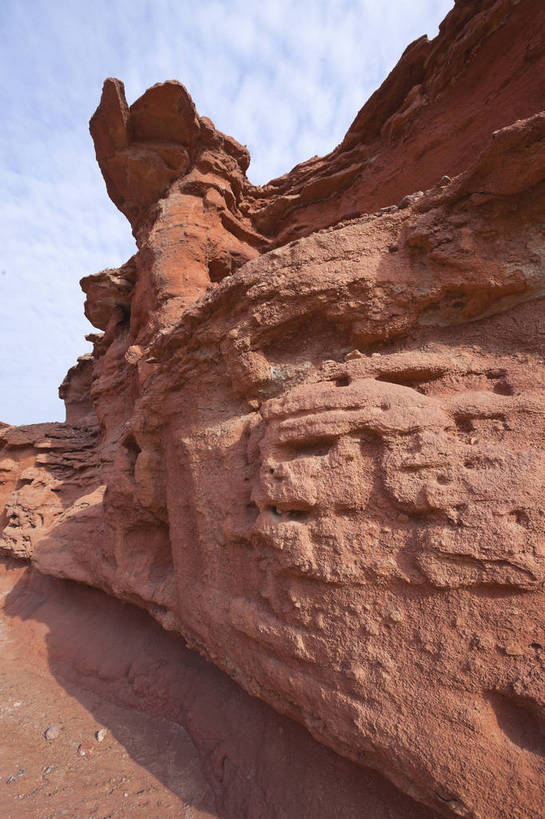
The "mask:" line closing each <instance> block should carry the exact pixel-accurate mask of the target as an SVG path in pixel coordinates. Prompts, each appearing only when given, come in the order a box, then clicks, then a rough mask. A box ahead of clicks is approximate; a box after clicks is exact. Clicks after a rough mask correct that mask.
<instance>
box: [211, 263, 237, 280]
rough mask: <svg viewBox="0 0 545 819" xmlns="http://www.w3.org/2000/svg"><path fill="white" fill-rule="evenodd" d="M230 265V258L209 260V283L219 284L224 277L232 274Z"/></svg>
mask: <svg viewBox="0 0 545 819" xmlns="http://www.w3.org/2000/svg"><path fill="white" fill-rule="evenodd" d="M232 272H233V271H232V263H231V259H230V258H224V259H222V258H216V259H210V261H209V262H208V275H209V277H210V281H211V282H221V280H222V279H225V278H226V276H230V275H231V274H232Z"/></svg>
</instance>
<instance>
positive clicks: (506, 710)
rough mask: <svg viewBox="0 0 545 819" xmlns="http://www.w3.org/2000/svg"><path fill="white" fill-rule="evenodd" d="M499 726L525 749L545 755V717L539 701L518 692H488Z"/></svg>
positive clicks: (507, 735) (508, 736)
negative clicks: (519, 694)
mask: <svg viewBox="0 0 545 819" xmlns="http://www.w3.org/2000/svg"><path fill="white" fill-rule="evenodd" d="M488 701H489V703H490V705H491V707H492V710H493V711H494V714H495V715H496V719H497V721H498V726H499V728H500V729H501V730H502V731H503V733H504V734H505V735H506V737H507V738H508V739H509V740H510V741H511V742H513V743H514V744H515V745H518V747H519V748H521V749H522V750H523V751H529V752H530V753H532V754H539V755H540V756H545V719H544V717H543V714H542V713H541V712H540V709H539V706H538V705H537V703H535V702H533V701H532V700H530V699H526V698H524V697H519V696H517V695H516V694H513V695H506V694H500V693H498V692H496V691H493V692H490V693H489V694H488Z"/></svg>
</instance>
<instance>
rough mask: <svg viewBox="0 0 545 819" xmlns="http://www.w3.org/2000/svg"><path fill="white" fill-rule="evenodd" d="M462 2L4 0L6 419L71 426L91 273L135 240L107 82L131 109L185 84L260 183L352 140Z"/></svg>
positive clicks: (1, 150) (0, 324)
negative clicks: (113, 179) (102, 119)
mask: <svg viewBox="0 0 545 819" xmlns="http://www.w3.org/2000/svg"><path fill="white" fill-rule="evenodd" d="M451 7H452V0H414V2H413V3H411V4H408V3H407V2H406V0H388V2H387V3H385V2H383V0H336V1H334V2H331V0H261V2H260V3H256V4H253V5H252V4H249V3H248V2H247V0H201V2H200V3H199V4H197V3H195V2H193V0H153V2H152V0H93V3H81V2H79V0H25V2H20V0H3V2H2V6H1V10H0V67H1V69H2V75H3V76H4V78H6V79H5V81H4V84H3V87H2V89H1V90H0V104H1V110H2V112H3V128H2V131H1V133H0V184H1V186H2V191H3V196H2V199H1V201H0V333H1V337H0V350H1V355H0V420H4V421H8V422H10V423H29V422H33V421H41V420H52V419H59V418H62V417H63V407H62V404H61V403H60V402H59V401H58V399H57V398H56V392H57V385H58V384H59V383H60V381H62V378H63V376H64V374H65V372H66V370H67V369H68V367H69V366H71V364H73V363H74V362H75V359H76V357H77V355H78V354H81V353H83V352H85V351H86V350H87V348H88V344H87V343H86V342H85V341H84V338H83V336H84V334H85V333H86V332H89V331H91V329H92V328H91V327H90V325H89V324H88V323H87V322H86V320H85V318H84V317H83V296H82V294H81V292H80V290H79V286H78V280H79V278H81V276H84V275H87V274H88V273H92V272H95V271H97V270H100V269H101V268H103V267H106V266H116V265H118V264H120V263H122V262H123V261H124V260H125V259H126V258H128V256H129V255H130V254H131V253H132V252H133V249H134V243H133V240H132V237H131V235H130V228H129V226H128V223H127V222H126V221H125V219H124V217H122V216H121V214H119V213H118V212H117V211H116V210H115V208H114V206H113V205H112V204H111V202H109V200H108V198H107V195H106V191H105V188H104V184H103V181H102V178H101V176H100V173H99V171H98V168H97V166H96V163H95V160H94V151H93V147H92V143H91V140H90V137H89V134H88V131H87V122H88V119H89V116H90V115H91V113H92V112H93V110H94V108H95V107H96V105H97V103H98V100H99V97H100V90H101V86H102V82H103V80H104V78H105V77H106V76H117V77H120V78H121V79H123V80H124V82H125V86H126V90H127V96H128V99H129V102H132V101H133V100H134V99H135V98H136V97H138V96H139V95H140V94H142V93H143V92H144V91H145V89H146V88H147V87H149V86H150V85H152V84H153V83H155V82H160V81H162V80H165V79H172V78H175V79H180V80H181V81H182V82H183V83H184V84H185V85H186V86H187V87H188V89H189V91H190V93H191V94H192V95H193V97H194V99H195V102H196V104H197V107H198V110H199V112H200V113H201V114H205V115H207V116H209V117H211V119H213V120H214V122H215V123H216V125H217V127H218V128H220V129H221V130H223V131H225V132H227V133H230V134H232V135H233V136H235V137H236V138H237V139H238V140H239V141H240V142H242V143H244V144H247V145H248V147H249V148H250V151H251V153H252V164H251V166H250V172H249V176H250V178H251V180H252V181H253V182H255V183H257V184H261V183H264V182H266V181H268V179H270V178H272V177H275V176H278V175H281V174H282V173H285V172H287V171H288V170H289V169H290V168H291V167H293V165H295V164H297V163H298V162H301V161H303V160H304V159H307V158H308V157H309V156H311V155H314V154H323V153H327V152H328V151H330V150H331V149H332V148H333V147H334V146H335V145H336V144H337V143H338V142H339V141H340V140H341V139H342V137H343V136H344V134H345V132H346V130H347V128H348V126H349V125H350V122H351V121H352V120H353V118H354V117H355V115H356V113H357V111H358V109H359V108H360V107H361V105H363V103H364V102H365V100H366V99H367V98H368V97H369V95H370V94H371V93H372V92H373V91H374V90H375V88H377V87H378V85H379V84H380V83H381V82H382V80H383V79H384V77H385V76H386V74H387V73H388V72H389V71H390V70H391V68H392V67H393V66H394V65H395V63H396V62H397V60H398V58H399V56H400V55H401V53H402V51H403V50H404V49H405V47H406V46H407V45H408V43H409V42H410V41H412V40H413V39H415V38H416V37H418V36H420V35H421V34H424V33H428V34H429V35H430V36H434V35H435V33H436V28H437V25H438V23H439V22H440V20H441V19H442V18H443V17H444V16H445V14H446V12H447V11H448V10H449V9H450V8H451ZM8 78H9V79H8Z"/></svg>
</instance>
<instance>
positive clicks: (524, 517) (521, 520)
mask: <svg viewBox="0 0 545 819" xmlns="http://www.w3.org/2000/svg"><path fill="white" fill-rule="evenodd" d="M509 517H510V518H511V520H512V521H513V522H514V523H516V524H517V525H518V526H522V527H523V528H524V529H527V528H528V527H529V525H530V518H529V517H528V513H527V512H525V510H524V509H514V510H513V511H512V512H511V513H510V515H509Z"/></svg>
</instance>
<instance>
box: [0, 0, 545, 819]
mask: <svg viewBox="0 0 545 819" xmlns="http://www.w3.org/2000/svg"><path fill="white" fill-rule="evenodd" d="M544 23H545V17H544V11H543V9H542V7H541V5H540V4H537V3H535V2H530V0H527V2H524V0H522V1H521V2H518V3H517V2H506V0H497V2H486V1H485V2H458V3H456V5H455V7H454V9H453V10H452V12H451V13H450V14H449V15H448V16H447V18H446V20H445V21H444V23H443V24H442V26H441V29H440V33H439V35H438V37H437V38H436V39H435V40H434V41H432V42H431V43H429V42H428V41H427V39H426V38H423V39H421V40H418V41H417V42H416V43H413V44H412V45H411V46H410V47H409V48H408V49H407V51H406V52H405V54H404V55H403V57H402V59H401V60H400V63H399V64H398V66H397V67H396V68H395V69H394V71H393V72H392V74H391V75H390V77H388V79H387V80H386V81H385V83H384V84H383V86H382V87H381V89H379V91H377V92H376V94H375V95H373V97H372V98H371V99H370V101H369V102H368V103H367V104H366V105H365V106H364V108H363V109H362V110H361V111H360V113H359V114H358V116H357V117H356V120H355V121H354V124H353V125H352V126H351V128H350V130H349V132H348V134H347V136H346V138H345V140H344V141H343V143H342V144H341V145H340V146H338V148H336V149H335V151H333V152H332V153H331V154H330V155H329V156H327V157H324V158H322V159H314V160H310V161H309V162H307V163H303V164H302V165H300V166H298V167H297V168H295V169H293V171H291V172H290V173H289V174H287V175H286V176H285V177H282V178H281V179H279V180H273V181H272V182H271V183H269V185H266V186H264V187H263V188H255V187H253V186H251V185H250V184H249V182H248V181H247V179H246V176H245V171H246V168H247V165H248V161H249V157H248V154H247V151H246V150H245V149H244V148H242V147H241V146H240V145H238V143H236V142H235V141H234V140H233V139H232V138H230V137H226V136H224V135H223V134H220V133H219V132H217V131H216V130H215V128H214V126H213V124H212V123H211V122H210V120H207V119H205V118H202V117H198V115H197V113H196V111H195V108H194V106H193V103H192V101H191V99H190V97H189V95H188V94H187V92H186V90H185V89H184V87H183V86H181V85H180V84H178V83H175V82H169V83H165V84H162V85H157V86H154V87H153V88H151V89H149V90H148V91H147V92H146V93H145V94H144V95H143V96H142V97H141V98H140V99H139V100H137V101H136V102H135V103H134V104H133V105H132V106H131V107H130V108H129V107H128V105H127V103H126V101H125V98H124V92H123V86H122V84H121V83H120V82H119V81H118V80H107V81H106V83H105V86H104V91H103V96H102V100H101V103H100V105H99V108H98V109H97V112H96V113H95V115H94V116H93V118H92V120H91V132H92V135H93V137H94V140H95V146H96V151H97V159H98V162H99V164H100V167H101V169H102V172H103V174H104V177H105V180H106V185H107V188H108V192H109V194H110V196H111V198H112V199H113V201H114V202H115V203H116V205H117V206H118V207H119V208H120V209H121V210H122V211H123V212H124V213H125V214H126V215H127V217H128V218H129V220H130V221H131V224H132V226H133V232H134V235H135V237H136V240H137V245H138V252H137V253H136V255H135V256H134V257H133V258H132V259H131V260H129V262H127V263H126V264H125V265H124V266H123V267H122V268H120V269H119V270H107V271H103V272H102V273H100V274H98V275H97V276H89V277H87V278H86V279H84V280H83V281H82V287H83V289H84V291H85V293H86V296H87V300H86V306H85V311H86V315H87V316H88V317H89V318H90V320H91V321H92V322H93V323H94V324H95V326H97V327H98V328H99V329H100V330H102V331H103V333H102V334H101V335H97V336H94V337H93V340H94V353H93V356H92V357H91V358H90V359H85V360H83V361H80V363H79V364H78V366H77V367H76V368H74V369H73V370H72V371H71V372H70V373H69V375H68V377H67V380H65V382H64V384H63V386H62V388H61V389H62V393H63V395H64V397H65V400H66V402H67V413H68V415H67V420H68V422H69V423H67V424H66V425H60V426H59V425H53V429H49V428H48V429H46V430H42V429H41V428H40V429H37V428H35V430H33V429H30V430H28V428H27V429H26V430H23V432H21V431H20V430H18V429H16V428H3V429H2V430H0V441H2V442H3V450H2V452H1V453H0V455H1V457H2V458H5V460H4V461H1V463H6V464H7V466H6V468H5V469H4V472H3V473H2V474H4V475H6V476H7V477H6V483H5V487H6V493H7V499H6V507H5V508H6V511H5V512H4V515H5V516H6V518H5V523H6V524H7V525H6V527H5V529H4V541H3V548H4V549H5V550H8V551H11V552H12V553H15V554H24V555H26V556H28V557H30V558H31V559H32V560H33V562H34V563H35V565H36V566H37V567H38V568H39V569H40V570H41V571H43V572H45V573H50V574H54V575H57V576H63V577H73V578H75V579H78V580H83V581H85V582H86V583H89V584H91V585H95V586H98V587H100V588H102V589H104V590H105V591H107V592H109V593H111V594H114V595H116V596H118V597H120V598H122V599H125V600H131V601H134V602H136V603H138V604H139V605H141V606H143V607H145V608H147V609H148V610H149V611H150V612H151V613H152V614H153V616H154V617H156V618H157V619H158V620H159V622H161V623H162V624H163V626H164V627H165V628H167V629H170V630H174V631H177V632H179V633H181V634H182V635H183V636H184V637H185V639H186V641H187V642H188V644H189V645H190V646H193V647H196V648H197V649H198V650H199V651H201V652H202V653H203V654H204V655H205V656H207V657H208V658H210V659H211V660H212V661H213V662H215V663H216V664H217V665H218V666H220V667H221V668H222V669H224V670H225V671H227V673H229V674H230V675H231V676H232V677H233V678H234V679H235V680H237V681H238V682H239V683H240V684H241V685H242V686H243V687H244V688H245V689H246V690H247V691H249V692H250V693H252V694H254V695H256V696H258V697H260V698H261V699H263V700H265V701H266V702H268V703H270V704H272V705H273V706H274V707H275V708H276V709H277V710H279V711H281V712H282V713H284V714H288V715H289V716H291V717H293V718H295V719H296V720H299V721H300V722H302V723H303V724H304V725H306V726H307V728H308V729H309V730H310V732H311V733H312V734H313V736H314V737H316V738H317V739H318V740H319V741H321V742H323V743H324V744H326V745H328V746H329V747H331V748H333V749H334V750H336V751H337V752H339V753H340V754H342V755H344V756H346V757H348V758H350V759H352V760H354V761H355V762H357V763H361V764H364V765H367V766H370V767H372V768H375V769H377V770H379V771H381V772H382V773H384V774H385V775H386V776H387V777H388V778H390V780H391V781H392V782H394V783H395V784H396V785H397V786H398V787H399V788H401V789H402V790H404V791H405V792H406V793H407V794H409V795H410V796H411V797H414V798H416V799H418V800H420V801H421V802H422V803H424V804H426V805H428V806H430V807H431V808H432V809H434V810H435V811H436V812H438V813H440V814H441V815H445V816H453V815H461V816H474V817H483V819H484V817H487V818H488V817H496V816H498V817H500V816H501V817H504V816H505V817H513V816H520V817H523V816H524V817H538V816H541V805H542V801H543V797H544V795H545V794H544V788H543V782H544V781H545V780H544V773H545V769H544V763H543V755H544V754H545V744H544V736H545V733H544V732H545V722H544V717H543V714H544V711H543V709H544V704H545V690H544V688H543V679H545V678H544V677H543V674H542V671H543V663H544V662H545V634H544V631H543V625H544V624H543V617H542V606H543V585H544V581H545V556H544V552H543V542H544V535H545V520H544V519H543V513H542V507H543V505H544V503H543V501H544V493H545V489H544V484H543V481H542V477H541V476H542V475H543V474H544V469H543V467H544V458H545V454H544V453H545V446H544V441H543V436H544V422H545V400H544V399H545V365H544V360H545V349H544V343H545V341H544V339H545V330H543V328H542V314H543V309H542V307H543V298H544V280H543V270H544V263H545V259H544V254H545V241H544V237H545V220H544V213H545V182H544V180H545V148H544V146H545V113H540V111H541V110H542V109H543V108H545V105H544V99H545V86H544V79H543V78H544V77H545V72H544V71H543V68H544V67H545V66H544V63H545V25H544ZM508 46H509V47H508ZM21 434H23V435H24V436H26V437H25V446H24V448H23V449H21V450H19V449H18V447H19V445H18V444H17V440H18V438H17V436H19V435H21ZM95 436H97V437H95ZM59 437H61V438H62V439H63V441H64V443H63V447H64V449H62V452H63V454H62V457H59V456H58V454H56V455H55V457H54V458H53V460H52V461H51V460H48V459H47V458H46V459H45V460H44V458H43V455H42V454H41V452H42V451H43V449H44V447H45V448H46V449H47V450H48V451H49V450H53V451H55V452H57V451H58V449H59V446H58V439H59ZM84 441H85V443H84ZM95 441H96V443H93V442H95ZM87 442H91V443H87ZM84 447H85V452H86V453H87V454H86V455H85V466H84V467H83V466H82V464H81V453H82V452H83V451H84ZM78 453H79V460H78ZM23 469H25V470H27V472H22V471H21V470H23ZM28 469H30V472H28ZM33 470H34V471H33ZM55 470H57V471H55ZM59 470H60V472H59ZM63 470H64V471H63ZM61 473H62V474H61ZM25 475H26V477H25ZM14 476H16V477H14ZM17 479H18V480H19V481H22V485H20V484H16V480H17ZM52 481H53V482H54V481H57V483H51V482H52ZM44 487H45V489H44ZM44 493H45V494H44ZM53 498H54V499H55V501H53ZM42 507H43V509H45V510H46V513H44V512H43V511H41V510H42ZM21 510H22V511H21ZM51 510H54V514H52V513H51ZM40 515H42V517H43V520H40ZM25 516H26V517H25ZM22 542H23V543H24V546H23V547H21V546H20V545H14V544H20V543H22Z"/></svg>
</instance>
